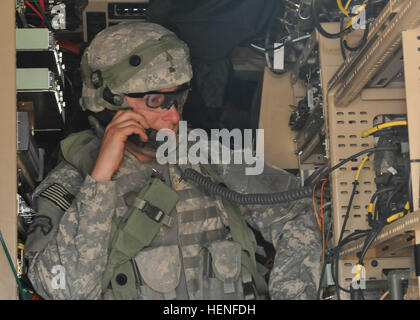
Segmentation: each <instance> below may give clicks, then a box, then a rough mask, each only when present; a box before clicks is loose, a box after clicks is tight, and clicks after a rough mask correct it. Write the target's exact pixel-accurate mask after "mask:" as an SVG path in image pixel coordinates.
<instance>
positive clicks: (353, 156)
mask: <svg viewBox="0 0 420 320" xmlns="http://www.w3.org/2000/svg"><path fill="white" fill-rule="evenodd" d="M397 150H399V148H398V147H375V148H369V149H365V150H362V151H360V152H358V153H356V154H354V155H352V156H351V157H348V158H347V159H344V160H342V161H340V162H339V163H338V164H336V165H335V166H333V167H331V168H330V169H328V170H326V171H325V172H323V173H322V174H321V176H320V177H319V178H318V179H317V180H316V181H318V182H319V181H321V180H322V179H324V178H325V177H328V175H329V174H330V173H331V172H332V171H334V170H336V169H337V168H339V167H341V166H342V165H344V164H346V163H347V162H349V161H351V160H353V159H356V158H358V157H360V156H361V155H363V154H365V153H369V152H380V151H397ZM326 167H327V166H326V165H325V166H324V167H322V168H318V169H317V170H318V172H322V171H323V170H324V169H325V168H326ZM313 178H314V177H312V180H313ZM307 180H309V178H308V179H307ZM312 180H309V181H308V183H312V184H314V182H312Z"/></svg>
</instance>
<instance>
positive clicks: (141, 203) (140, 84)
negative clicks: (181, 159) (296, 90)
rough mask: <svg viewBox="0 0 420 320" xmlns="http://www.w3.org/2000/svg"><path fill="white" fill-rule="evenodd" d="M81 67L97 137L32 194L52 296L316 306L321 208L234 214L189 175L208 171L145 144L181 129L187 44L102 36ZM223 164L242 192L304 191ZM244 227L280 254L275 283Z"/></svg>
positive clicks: (151, 34) (37, 260) (76, 140)
mask: <svg viewBox="0 0 420 320" xmlns="http://www.w3.org/2000/svg"><path fill="white" fill-rule="evenodd" d="M81 67H82V77H83V92H82V98H81V105H82V107H83V108H84V109H87V110H90V111H92V112H93V113H94V115H95V116H94V117H90V121H91V123H92V125H93V127H94V128H93V129H92V130H88V131H83V132H80V133H76V134H72V135H70V136H69V137H68V138H66V139H65V140H63V141H62V142H61V151H62V154H63V157H64V160H63V161H61V162H60V163H59V164H58V166H57V167H56V168H55V169H54V170H53V171H52V172H51V173H50V174H49V175H48V176H47V177H46V178H45V179H44V181H43V182H42V183H41V184H40V185H39V186H38V188H37V189H36V190H35V192H34V194H33V199H34V205H35V209H36V211H37V212H38V215H37V218H36V219H35V221H34V223H33V225H32V226H31V230H30V231H29V235H28V238H27V241H26V246H25V249H26V254H27V258H28V260H29V261H30V265H29V271H28V276H29V279H30V280H31V282H32V284H33V286H34V288H35V290H36V292H37V293H38V294H39V295H40V296H42V297H43V298H45V299H235V298H240V299H262V298H271V299H315V298H316V290H317V285H318V281H319V274H320V257H321V245H320V243H321V241H320V234H319V232H318V230H317V225H316V222H315V219H314V214H313V212H312V209H311V202H310V201H307V200H299V201H294V202H291V203H285V204H277V205H271V206H267V205H248V206H240V207H238V206H234V205H232V204H230V203H229V202H226V201H222V200H221V199H219V198H217V197H214V196H212V195H211V194H208V193H206V192H205V191H204V190H203V189H202V188H201V187H200V186H198V185H196V184H194V183H192V182H188V181H185V180H183V179H182V178H181V172H182V170H184V169H185V168H191V167H192V168H194V169H196V170H198V171H200V172H201V173H203V174H210V175H211V173H210V171H207V169H208V168H209V167H205V166H199V165H194V166H191V165H190V164H186V165H179V166H177V165H161V164H159V163H157V162H156V160H155V159H154V158H153V148H152V147H150V145H149V146H144V142H147V141H148V140H151V136H150V134H149V135H148V134H147V133H150V130H151V129H154V130H160V129H170V130H173V131H175V132H176V130H177V129H178V123H179V121H180V117H181V112H182V106H183V104H184V102H185V100H186V97H187V93H188V83H189V81H190V80H191V77H192V71H191V66H190V63H189V56H188V48H187V46H186V44H185V43H184V42H182V41H181V40H179V39H178V38H177V37H176V36H175V35H174V34H173V33H172V32H170V31H169V30H167V29H165V28H163V27H161V26H159V25H156V24H151V23H144V22H132V23H124V24H118V25H116V26H112V27H109V28H107V29H105V30H103V31H102V32H100V33H99V34H98V35H97V36H96V37H95V39H94V40H93V41H92V43H91V44H90V46H89V47H88V48H87V49H86V51H85V53H84V55H83V58H82V64H81ZM133 137H134V138H133ZM135 137H140V140H141V141H139V139H137V141H136V139H135ZM149 142H150V141H149ZM142 144H143V146H142ZM206 168H207V169H206ZM213 169H214V172H213V178H214V177H215V178H216V179H220V181H223V183H225V184H226V185H227V187H229V188H231V189H234V190H236V191H238V192H242V193H256V192H258V193H268V192H273V191H285V190H288V189H290V188H296V187H297V186H298V180H297V179H296V177H294V176H293V175H291V174H289V173H287V172H286V171H284V170H280V169H277V168H274V167H272V166H270V165H268V164H265V167H264V172H263V174H261V175H258V176H246V175H245V174H244V172H245V170H244V169H245V166H244V165H233V164H232V165H217V166H214V167H213ZM214 174H216V175H214ZM244 219H245V220H246V222H247V223H248V224H249V225H250V226H252V227H253V228H255V229H257V230H259V231H260V232H261V234H262V235H263V237H264V239H265V240H267V241H269V242H271V243H272V244H273V245H274V248H275V249H276V255H275V259H274V267H273V269H272V270H271V275H270V280H269V283H268V286H267V283H266V282H265V281H264V278H263V277H262V276H261V274H260V272H259V270H260V269H259V268H258V267H257V263H256V261H255V250H257V246H256V242H255V239H254V237H253V234H252V232H251V231H250V229H249V228H248V226H247V223H245V220H244Z"/></svg>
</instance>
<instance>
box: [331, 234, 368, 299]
mask: <svg viewBox="0 0 420 320" xmlns="http://www.w3.org/2000/svg"><path fill="white" fill-rule="evenodd" d="M370 231H371V230H370V229H369V230H357V231H354V232H353V233H352V234H350V235H348V236H347V237H346V238H344V239H343V240H342V242H341V244H339V245H337V246H336V247H335V248H333V249H331V252H332V254H331V257H332V259H331V276H332V279H333V281H334V284H335V287H336V290H342V291H344V292H348V293H350V290H348V289H345V288H343V287H341V286H340V285H339V284H338V280H337V276H336V272H335V271H336V270H335V264H336V261H338V259H339V256H340V249H341V248H342V247H343V246H344V245H346V244H347V243H350V242H352V241H355V240H358V239H360V238H363V237H366V236H367V234H368V233H369V232H370Z"/></svg>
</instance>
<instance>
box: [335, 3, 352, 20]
mask: <svg viewBox="0 0 420 320" xmlns="http://www.w3.org/2000/svg"><path fill="white" fill-rule="evenodd" d="M350 2H351V0H350V1H348V2H347V5H346V7H343V4H342V3H341V0H337V6H338V8H339V9H340V11H341V12H342V13H344V15H345V16H346V17H348V16H349V14H350V12H348V10H347V8H348V6H349V5H350Z"/></svg>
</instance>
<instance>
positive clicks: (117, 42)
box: [80, 21, 192, 112]
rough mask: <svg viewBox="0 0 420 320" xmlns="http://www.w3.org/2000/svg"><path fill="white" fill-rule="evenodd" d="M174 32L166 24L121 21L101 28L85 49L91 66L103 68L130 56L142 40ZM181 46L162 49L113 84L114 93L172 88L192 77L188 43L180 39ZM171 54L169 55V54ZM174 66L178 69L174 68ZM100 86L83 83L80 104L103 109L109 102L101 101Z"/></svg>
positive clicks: (96, 109) (156, 38)
mask: <svg viewBox="0 0 420 320" xmlns="http://www.w3.org/2000/svg"><path fill="white" fill-rule="evenodd" d="M167 35H172V36H173V37H175V38H176V36H175V34H174V33H172V32H171V31H169V30H167V29H166V28H164V27H162V26H160V25H158V24H154V23H147V22H138V21H136V22H128V23H120V24H118V25H114V26H111V27H108V28H106V29H104V30H102V31H101V32H99V33H98V34H97V35H96V37H95V38H94V39H93V40H92V42H91V44H90V45H89V47H88V48H87V49H86V51H85V53H84V57H85V58H86V59H87V63H88V65H89V67H90V69H91V70H93V71H95V70H104V69H106V68H107V67H110V66H113V65H115V64H118V63H119V62H121V61H122V60H123V59H127V58H128V57H129V55H130V53H131V52H132V51H133V50H135V49H136V48H137V47H139V46H140V45H141V44H143V43H145V42H147V41H150V40H158V39H160V38H162V37H164V36H167ZM176 40H177V42H178V46H177V47H176V48H172V49H168V50H167V52H166V51H165V52H162V53H161V54H159V55H157V56H156V57H155V58H154V59H152V60H151V61H149V62H148V64H147V65H146V66H145V67H143V68H142V69H141V70H140V71H139V72H137V73H136V74H135V75H134V76H132V77H131V78H130V79H129V80H128V81H126V82H125V83H124V84H122V85H121V86H119V87H115V88H111V90H112V92H113V93H116V94H122V93H137V92H148V91H154V90H160V89H166V88H172V87H175V86H178V85H181V84H184V83H186V82H188V81H190V80H191V78H192V68H191V64H190V61H189V49H188V46H187V45H186V44H185V43H184V42H183V41H181V40H179V39H177V38H176ZM168 54H169V56H168ZM171 68H173V69H174V70H175V71H174V72H171V71H170V70H172V69H171ZM97 95H98V90H96V89H93V88H90V87H89V86H88V85H87V84H86V83H84V84H83V90H82V97H81V100H80V102H81V105H82V107H83V108H84V109H88V110H90V111H93V112H100V111H102V110H104V106H106V103H101V104H98V96H97Z"/></svg>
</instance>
